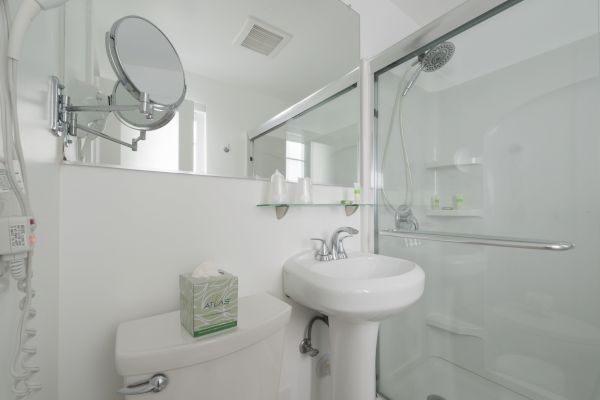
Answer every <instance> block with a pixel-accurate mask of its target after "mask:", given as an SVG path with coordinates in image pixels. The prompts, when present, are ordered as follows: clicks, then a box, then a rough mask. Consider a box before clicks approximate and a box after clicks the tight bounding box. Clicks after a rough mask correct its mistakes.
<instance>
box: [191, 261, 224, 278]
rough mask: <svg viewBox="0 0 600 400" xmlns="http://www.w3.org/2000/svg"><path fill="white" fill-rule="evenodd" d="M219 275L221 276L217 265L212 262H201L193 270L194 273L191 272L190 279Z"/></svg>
mask: <svg viewBox="0 0 600 400" xmlns="http://www.w3.org/2000/svg"><path fill="white" fill-rule="evenodd" d="M219 275H221V274H220V273H219V269H218V267H217V264H216V263H215V262H214V261H212V260H209V261H204V262H202V263H201V264H200V265H198V266H197V267H196V269H194V272H192V278H207V277H209V276H219Z"/></svg>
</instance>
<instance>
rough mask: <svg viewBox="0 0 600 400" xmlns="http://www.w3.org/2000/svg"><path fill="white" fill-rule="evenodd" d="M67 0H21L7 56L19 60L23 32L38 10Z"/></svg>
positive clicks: (11, 32) (55, 5)
mask: <svg viewBox="0 0 600 400" xmlns="http://www.w3.org/2000/svg"><path fill="white" fill-rule="evenodd" d="M67 1H69V0H22V1H21V4H20V5H19V10H18V11H17V14H16V15H15V18H14V20H13V24H12V28H11V31H10V39H9V42H8V57H9V58H12V59H13V60H19V58H20V56H21V45H22V44H23V38H24V37H25V33H26V32H27V29H28V28H29V25H30V24H31V21H33V19H34V18H35V17H36V16H37V15H38V14H39V13H40V11H42V10H49V9H51V8H55V7H59V6H61V5H63V4H65V3H66V2H67Z"/></svg>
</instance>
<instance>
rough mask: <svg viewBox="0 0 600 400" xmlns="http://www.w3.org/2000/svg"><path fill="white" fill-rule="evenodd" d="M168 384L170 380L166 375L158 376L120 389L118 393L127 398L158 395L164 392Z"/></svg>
mask: <svg viewBox="0 0 600 400" xmlns="http://www.w3.org/2000/svg"><path fill="white" fill-rule="evenodd" d="M168 384H169V378H168V377H167V376H166V375H163V374H156V375H154V376H153V377H152V378H150V379H148V380H146V381H142V382H138V383H134V384H133V385H129V386H127V387H124V388H122V389H119V391H118V393H119V394H122V395H125V396H131V395H136V394H145V393H158V392H160V391H162V390H164V389H165V388H166V387H167V385H168Z"/></svg>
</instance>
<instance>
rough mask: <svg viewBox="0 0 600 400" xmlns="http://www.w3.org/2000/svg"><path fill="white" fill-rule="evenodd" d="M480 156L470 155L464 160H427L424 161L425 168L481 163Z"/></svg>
mask: <svg viewBox="0 0 600 400" xmlns="http://www.w3.org/2000/svg"><path fill="white" fill-rule="evenodd" d="M481 164H482V159H481V157H472V158H469V159H466V160H464V161H458V162H456V161H429V162H426V163H425V168H426V169H441V168H457V167H463V166H464V167H468V166H471V165H481Z"/></svg>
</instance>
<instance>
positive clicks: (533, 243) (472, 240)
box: [379, 229, 574, 251]
mask: <svg viewBox="0 0 600 400" xmlns="http://www.w3.org/2000/svg"><path fill="white" fill-rule="evenodd" d="M379 234H380V235H381V236H395V237H401V238H406V239H419V240H431V241H435V242H446V243H458V244H474V245H482V246H496V247H510V248H515V249H531V250H553V251H564V250H570V249H572V248H573V247H574V246H573V243H571V242H565V241H547V240H536V239H521V238H510V237H501V236H486V235H468V234H456V233H441V232H431V231H405V230H400V229H384V230H382V231H380V232H379Z"/></svg>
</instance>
